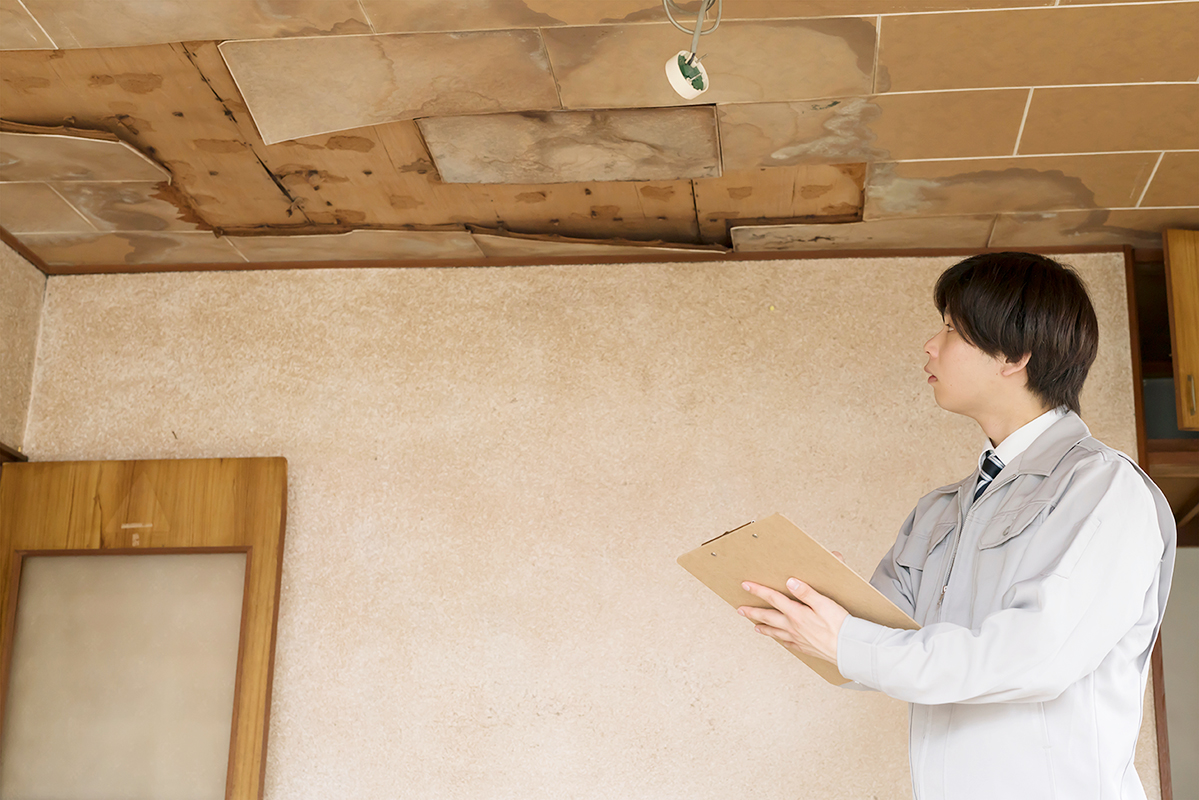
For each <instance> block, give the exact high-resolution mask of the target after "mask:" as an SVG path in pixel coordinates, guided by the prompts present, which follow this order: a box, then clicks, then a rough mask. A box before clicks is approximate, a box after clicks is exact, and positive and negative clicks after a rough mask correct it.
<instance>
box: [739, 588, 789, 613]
mask: <svg viewBox="0 0 1199 800" xmlns="http://www.w3.org/2000/svg"><path fill="white" fill-rule="evenodd" d="M741 588H742V589H744V590H745V591H747V592H749V593H750V594H752V595H754V596H755V597H760V598H762V599H763V600H765V601H766V602H767V603H770V605H772V606H774V607H775V608H777V609H778V610H779V611H784V610H785V609H786V606H787V604H788V603H794V602H795V601H794V600H792V599H791V598H790V597H787V595H785V594H783V593H782V592H776V591H775V590H774V589H771V588H770V587H769V586H763V585H762V584H760V583H754V582H753V581H746V582H745V583H743V584H741Z"/></svg>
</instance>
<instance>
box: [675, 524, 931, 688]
mask: <svg viewBox="0 0 1199 800" xmlns="http://www.w3.org/2000/svg"><path fill="white" fill-rule="evenodd" d="M678 562H679V566H681V567H682V568H683V569H685V570H687V571H688V572H690V573H691V574H692V575H694V576H695V577H696V578H698V579H699V580H700V582H701V583H703V584H704V585H705V586H707V587H708V588H709V589H711V590H712V591H714V592H716V594H718V595H719V596H720V597H721V598H722V599H723V600H724V601H725V602H727V603H728V604H729V605H731V606H733V607H734V608H737V607H739V606H754V607H757V608H768V607H769V606H767V605H766V604H765V603H764V602H762V601H761V600H759V599H758V598H757V597H755V596H754V595H752V594H750V593H749V592H747V591H745V590H744V589H742V588H741V582H742V581H747V580H748V581H753V582H754V583H760V584H762V585H763V586H769V587H770V588H772V589H775V590H777V591H779V592H782V593H783V594H785V595H787V596H788V597H791V598H792V599H794V595H792V594H791V592H789V591H787V579H788V578H792V577H795V578H799V579H800V580H801V581H804V582H805V583H807V584H808V585H809V586H811V587H812V588H813V589H815V590H816V591H818V592H820V593H821V594H823V595H825V596H827V597H830V598H832V599H833V600H835V601H837V603H839V604H840V605H841V606H842V607H843V608H845V610H846V611H848V612H849V613H850V614H852V615H853V616H855V617H859V618H861V619H867V620H870V621H871V622H876V623H878V624H879V625H885V626H887V627H888V628H902V629H904V630H913V631H914V630H919V629H920V626H919V625H917V624H916V622H915V620H913V619H912V618H911V617H909V616H908V615H907V614H905V613H904V612H903V611H902V610H900V609H899V607H898V606H896V605H895V604H894V603H892V602H891V601H890V600H888V599H887V598H886V597H884V596H883V594H882V592H880V591H879V590H878V589H875V588H874V587H873V586H871V585H870V583H869V582H867V581H866V580H865V579H864V578H862V577H861V576H860V575H858V574H857V573H856V572H854V571H853V570H851V569H850V568H849V567H847V566H845V565H844V564H842V563H841V562H840V561H839V560H838V559H837V557H836V556H834V555H833V554H832V553H830V552H829V551H828V550H825V549H824V547H822V546H821V545H820V544H819V543H818V542H817V541H816V540H815V539H813V538H812V537H810V536H808V535H807V534H806V533H804V532H803V531H801V530H800V529H799V528H798V527H797V526H796V525H795V523H793V522H791V520H789V519H787V518H786V517H784V516H783V515H782V514H774V515H773V516H770V517H767V518H766V519H763V520H760V521H758V522H751V523H749V524H748V525H742V526H741V527H740V528H736V529H734V530H731V531H729V532H728V533H725V534H722V535H721V536H717V537H716V538H715V539H712V540H711V541H709V542H704V543H703V544H702V545H700V546H699V547H697V548H696V549H694V550H692V551H691V552H689V553H684V554H683V555H681V556H679V558H678ZM788 652H790V651H788ZM797 657H798V658H799V660H800V661H802V662H804V663H805V664H807V665H808V666H809V667H811V668H812V669H813V670H815V671H816V674H818V675H819V676H820V677H822V678H824V679H825V680H826V681H828V682H829V683H832V684H835V685H837V686H840V685H841V684H843V683H849V679H847V678H845V677H843V676H842V675H841V673H840V672H838V671H837V665H836V664H831V663H829V662H828V661H825V660H824V659H823V658H817V657H815V656H797Z"/></svg>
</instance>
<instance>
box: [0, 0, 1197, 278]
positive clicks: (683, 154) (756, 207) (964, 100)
mask: <svg viewBox="0 0 1199 800" xmlns="http://www.w3.org/2000/svg"><path fill="white" fill-rule="evenodd" d="M696 5H697V4H696V3H694V2H693V3H691V4H690V7H693V8H694V7H695V6H696ZM709 24H710V23H709ZM1196 42H1199V2H1133V3H1114V2H1113V3H1089V4H1083V3H1074V2H1070V1H1069V0H1059V2H1057V3H1054V2H1053V0H1042V1H1041V2H1030V1H1026V2H1018V1H1016V0H1008V2H998V1H997V0H993V1H992V2H962V1H959V2H951V1H950V0H906V1H902V0H901V1H900V2H882V1H881V0H839V2H832V1H831V0H824V1H821V0H724V8H723V20H722V22H721V24H720V26H719V28H718V29H717V30H716V31H714V32H713V33H712V34H711V35H709V36H705V37H703V38H702V39H701V43H700V46H699V53H700V54H701V55H702V56H703V57H704V61H703V63H704V66H705V68H706V69H707V72H708V74H709V76H710V80H711V88H710V89H709V90H708V91H707V92H706V93H704V94H701V95H700V96H699V97H697V98H695V99H693V100H689V101H688V100H683V99H682V98H680V97H679V96H678V95H676V94H675V93H674V92H673V91H672V90H671V89H670V87H669V85H668V83H667V80H666V77H665V74H664V70H663V65H664V64H665V62H666V60H667V59H668V58H671V57H673V56H674V55H675V54H676V53H677V52H678V51H680V50H686V49H688V48H689V46H690V37H689V36H687V35H686V34H684V33H682V32H680V31H678V30H676V29H675V28H674V27H673V26H672V25H670V23H669V22H668V21H666V19H665V17H664V14H663V11H662V7H661V3H660V2H656V1H655V0H607V1H605V0H586V1H585V0H523V2H521V0H470V1H469V2H468V1H467V0H457V1H455V0H405V1H404V2H396V1H395V0H253V1H251V0H204V2H202V3H201V2H197V1H196V0H186V2H185V1H184V0H155V2H146V0H105V2H78V0H23V2H22V0H0V49H3V52H0V118H2V120H3V123H2V124H0V225H2V226H3V227H4V228H5V229H6V230H8V231H9V232H10V233H11V234H13V235H14V236H16V237H17V239H18V240H19V241H20V242H21V244H23V245H24V246H25V247H27V248H29V249H30V250H31V251H32V252H33V253H34V254H36V255H37V256H38V257H39V258H41V259H42V260H43V261H44V262H45V263H46V264H47V265H49V266H50V267H53V268H55V269H61V270H69V269H71V268H76V267H87V266H95V265H145V268H147V269H152V268H162V267H163V266H164V265H179V264H208V263H213V264H220V263H225V264H230V265H233V264H237V263H243V264H244V263H246V262H253V263H267V262H288V263H290V262H296V261H346V260H388V261H400V262H404V261H411V262H413V263H418V262H419V263H428V262H438V261H446V262H447V263H450V262H453V263H461V262H463V261H468V262H472V263H473V262H478V261H479V260H483V261H482V262H481V263H486V260H495V261H496V262H497V263H499V260H500V259H514V258H515V259H528V258H589V257H600V256H614V257H615V256H629V255H633V256H637V255H643V256H650V255H654V254H655V253H657V252H666V253H669V252H676V253H677V252H679V251H691V252H693V251H715V252H726V251H727V250H729V249H731V250H734V251H737V252H752V251H780V252H787V251H812V250H820V251H826V250H833V251H835V250H862V249H892V248H930V247H955V248H981V247H987V246H990V247H1052V246H1070V245H1113V244H1131V245H1133V246H1137V247H1160V241H1161V240H1160V232H1161V231H1162V230H1163V229H1165V228H1167V227H1199V48H1197V47H1196V46H1195V43H1196Z"/></svg>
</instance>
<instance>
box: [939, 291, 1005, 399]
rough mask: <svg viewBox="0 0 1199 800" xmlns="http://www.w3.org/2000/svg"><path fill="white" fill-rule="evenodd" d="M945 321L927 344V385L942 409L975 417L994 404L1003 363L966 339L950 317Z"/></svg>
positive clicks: (998, 389) (946, 316) (945, 318)
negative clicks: (930, 387) (928, 384)
mask: <svg viewBox="0 0 1199 800" xmlns="http://www.w3.org/2000/svg"><path fill="white" fill-rule="evenodd" d="M943 319H944V320H945V324H944V325H942V326H941V330H939V331H938V332H937V334H936V335H935V336H933V338H931V339H929V340H928V341H927V342H925V343H924V352H925V353H927V354H928V363H927V364H925V366H924V370H925V371H926V372H928V373H929V375H930V377H929V379H928V382H929V383H930V384H932V387H933V396H934V397H935V398H936V400H937V405H939V406H940V407H941V408H943V409H945V410H946V411H952V412H954V413H955V414H964V415H966V416H969V417H976V415H977V414H978V412H980V411H985V410H988V409H989V407H990V406H991V405H993V404H994V403H995V401H996V399H997V395H998V394H999V391H1000V389H1001V387H1000V385H999V383H1000V375H999V370H1000V368H1001V367H1002V366H1003V365H1004V362H1003V361H1002V360H1001V359H998V358H992V357H991V356H988V355H987V354H986V353H984V352H983V351H982V350H979V349H978V348H977V347H975V346H974V345H972V344H970V343H968V342H967V341H966V340H965V339H963V338H962V336H961V334H960V333H958V331H957V329H956V328H955V327H954V325H953V320H952V319H951V318H950V316H949V315H948V314H945V315H944V316H943Z"/></svg>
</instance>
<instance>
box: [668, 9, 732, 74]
mask: <svg viewBox="0 0 1199 800" xmlns="http://www.w3.org/2000/svg"><path fill="white" fill-rule="evenodd" d="M713 5H715V6H716V20H715V21H714V22H713V23H712V27H711V28H708V29H707V30H706V31H705V30H704V29H703V27H704V15H705V14H707V13H708V10H709V9H710V8H712V6H713ZM671 8H674V10H675V11H678V12H679V13H680V14H686V13H688V12H687V10H686V9H684V8H682V7H680V6H679V4H678V3H676V2H675V0H662V9H663V10H664V11H665V12H666V18H667V19H668V20H670V24H671V25H673V26H675V27H676V28H678V29H679V30H681V31H682V32H683V33H690V34H691V57H690V58H688V59H687V64H688V65H693V64H694V63H695V51H696V50H697V49H698V48H699V37H701V36H706V35H708V34H709V33H711V32H712V31H714V30H716V29H717V28H719V27H720V17H721V14H723V13H724V0H700V5H699V13H698V14H697V15H696V17H695V29H694V30H688V29H687V28H684V27H683V26H682V25H680V24H679V22H678V20H676V19H675V18H674V15H673V14H671V13H670V9H671Z"/></svg>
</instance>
